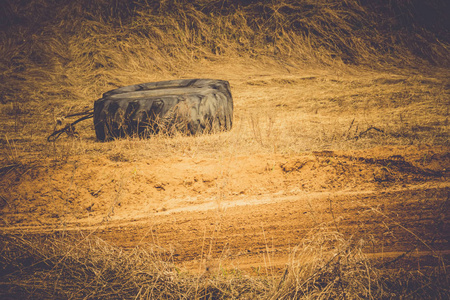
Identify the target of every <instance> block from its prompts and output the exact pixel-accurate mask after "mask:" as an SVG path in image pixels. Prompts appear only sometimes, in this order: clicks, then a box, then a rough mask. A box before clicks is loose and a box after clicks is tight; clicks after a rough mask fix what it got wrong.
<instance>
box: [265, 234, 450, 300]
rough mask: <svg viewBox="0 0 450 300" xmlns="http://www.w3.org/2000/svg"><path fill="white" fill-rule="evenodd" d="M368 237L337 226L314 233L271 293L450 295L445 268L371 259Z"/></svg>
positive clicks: (344, 296) (277, 296)
mask: <svg viewBox="0 0 450 300" xmlns="http://www.w3.org/2000/svg"><path fill="white" fill-rule="evenodd" d="M365 243H366V242H365V241H363V240H359V241H355V240H353V239H352V238H351V237H350V238H349V239H345V238H344V236H343V235H341V234H339V233H336V232H331V233H327V232H323V233H315V234H314V235H313V236H312V237H311V239H310V240H309V241H308V242H306V243H304V244H303V245H299V246H297V247H296V248H294V250H293V251H292V253H291V257H290V261H289V263H288V265H287V267H286V269H285V272H284V274H283V276H282V277H281V278H280V280H279V281H278V282H277V283H276V285H275V288H274V289H273V290H272V291H271V292H270V295H269V297H268V298H269V299H391V298H402V297H405V296H406V298H411V299H422V298H433V299H444V298H446V296H447V295H448V293H449V291H448V289H447V284H448V283H447V281H448V278H447V275H446V273H445V267H444V269H441V268H437V270H433V271H431V272H428V273H427V272H426V271H425V272H419V271H407V270H404V269H402V268H397V269H395V270H389V269H386V268H380V267H379V266H376V265H374V264H373V262H371V261H369V259H368V258H367V257H366V255H365V254H364V253H363V252H362V248H363V247H364V244H365Z"/></svg>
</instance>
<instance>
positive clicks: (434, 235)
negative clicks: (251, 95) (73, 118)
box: [2, 146, 450, 271]
mask: <svg viewBox="0 0 450 300" xmlns="http://www.w3.org/2000/svg"><path fill="white" fill-rule="evenodd" d="M98 160H99V161H95V162H92V161H88V160H83V159H82V158H80V159H77V160H74V161H73V162H72V163H68V164H64V165H62V166H51V165H50V164H49V165H47V166H28V167H25V166H22V169H21V168H15V169H14V170H10V171H8V172H7V174H6V175H5V176H6V178H7V179H9V182H15V184H13V189H12V190H10V193H11V197H10V198H9V199H12V198H13V195H16V198H15V200H14V201H15V202H14V205H12V204H11V203H3V215H2V223H3V225H2V231H3V232H15V233H18V232H23V233H30V234H36V233H37V234H43V233H45V232H54V231H55V230H56V231H57V232H73V231H75V232H78V231H80V230H81V231H84V232H91V233H92V234H95V235H97V236H99V237H101V238H103V239H105V240H107V241H109V242H111V243H112V244H115V245H117V246H121V247H124V248H127V249H131V248H133V247H135V246H138V245H139V246H142V247H146V248H148V249H151V250H153V251H154V252H155V253H157V254H158V255H161V257H162V258H164V259H170V260H173V261H175V262H176V263H177V264H179V265H182V266H184V267H187V268H189V269H193V270H199V271H202V270H206V269H211V268H212V269H214V268H216V267H218V266H219V265H220V266H221V267H239V268H243V269H251V268H250V267H252V268H253V270H256V269H255V267H258V266H259V267H268V266H275V267H276V268H278V267H282V266H283V265H284V264H285V263H286V262H287V261H288V259H289V254H290V253H292V249H293V248H294V247H296V246H297V245H301V244H302V243H307V242H308V240H309V239H310V238H311V236H312V235H311V234H316V233H320V234H325V233H340V234H342V235H343V236H344V237H345V238H350V237H352V238H353V239H354V240H355V241H359V240H361V239H362V240H364V243H365V246H364V249H365V252H366V253H368V254H369V255H372V256H374V257H375V258H383V257H389V258H392V256H395V255H398V254H401V253H402V252H405V251H406V252H408V251H409V252H408V255H412V256H415V257H416V258H412V260H413V261H414V263H415V264H419V265H424V264H425V265H426V264H436V263H438V261H437V260H436V259H434V258H433V256H436V255H437V254H444V257H447V258H448V254H449V253H448V250H449V244H448V240H449V234H448V232H449V230H448V198H449V194H450V193H449V191H450V184H449V183H448V174H449V173H448V172H449V171H448V170H449V169H450V155H449V153H448V149H447V148H445V147H425V146H423V147H379V148H375V149H369V150H364V151H321V152H310V153H305V154H304V155H296V156H292V155H290V156H283V155H273V154H271V155H267V156H264V155H259V156H245V157H244V156H240V157H232V156H230V157H227V158H223V159H215V158H204V159H201V160H195V159H194V160H192V159H188V158H185V159H184V158H179V159H177V161H169V160H154V161H150V160H148V161H139V162H135V163H129V162H120V161H117V160H115V159H111V158H110V159H109V160H106V159H103V158H98ZM87 165H89V166H90V167H89V168H87V167H86V166H87ZM149 165H151V166H152V167H151V168H148V167H146V166H149ZM119 171H120V172H119ZM124 174H129V175H127V176H125V175H124ZM93 179H95V180H93ZM57 186H66V187H67V186H69V188H68V189H66V190H63V191H61V190H59V189H57V188H55V187H57ZM27 195H28V197H27ZM29 195H34V197H33V198H32V200H29V198H30V197H29ZM266 270H267V268H266Z"/></svg>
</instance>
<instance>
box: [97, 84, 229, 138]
mask: <svg viewBox="0 0 450 300" xmlns="http://www.w3.org/2000/svg"><path fill="white" fill-rule="evenodd" d="M232 124H233V98H232V96H231V91H230V84H229V83H228V81H224V80H214V79H181V80H170V81H160V82H149V83H144V84H137V85H130V86H125V87H122V88H118V89H115V90H112V91H109V92H106V93H104V94H103V98H101V99H98V100H97V101H95V103H94V126H95V134H96V136H97V139H98V140H100V141H106V140H111V139H114V138H121V137H126V136H140V137H149V136H151V135H152V134H156V133H160V132H163V133H167V134H171V133H173V132H174V131H179V132H182V133H185V134H188V135H195V134H201V133H209V132H218V131H223V130H230V129H231V127H232Z"/></svg>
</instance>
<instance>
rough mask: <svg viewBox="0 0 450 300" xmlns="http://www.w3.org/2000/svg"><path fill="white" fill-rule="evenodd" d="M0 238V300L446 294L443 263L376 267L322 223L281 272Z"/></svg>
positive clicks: (65, 239)
mask: <svg viewBox="0 0 450 300" xmlns="http://www.w3.org/2000/svg"><path fill="white" fill-rule="evenodd" d="M1 239H2V248H1V250H0V257H1V264H0V269H1V273H0V278H1V283H0V284H1V288H0V295H1V296H2V298H3V299H13V298H21V299H31V298H33V299H36V298H51V299H59V298H62V299H97V298H108V299H336V298H344V299H346V298H348V299H392V298H399V297H406V298H408V299H423V298H427V299H430V298H433V299H445V298H446V297H448V295H449V291H448V278H447V275H446V273H445V267H444V268H440V267H437V268H434V269H432V270H427V271H425V270H423V269H422V271H408V270H403V269H396V270H391V269H388V268H386V267H383V266H380V265H378V266H377V265H375V264H374V263H373V261H371V260H369V259H368V258H367V257H366V256H365V255H364V254H363V252H362V250H361V249H362V247H363V246H364V243H365V242H364V241H363V240H358V241H354V240H352V239H344V238H343V236H342V235H340V234H339V233H337V232H329V231H328V230H326V229H322V230H321V229H318V230H317V231H315V232H314V235H310V236H309V237H306V238H305V242H304V244H303V245H299V246H298V247H296V248H295V249H294V250H293V251H292V254H291V258H290V261H289V263H288V265H287V266H286V268H285V270H284V273H283V275H282V276H270V275H258V276H248V275H245V274H244V273H242V271H240V270H239V269H233V270H230V269H218V270H217V271H214V272H211V271H205V272H204V273H202V274H199V275H193V274H190V273H187V272H186V271H184V270H181V269H179V268H177V266H176V265H175V264H173V263H172V262H171V257H170V255H169V256H167V255H161V253H160V252H159V251H158V249H152V248H148V247H147V248H145V247H136V248H134V249H133V250H129V251H124V250H122V249H120V248H117V247H114V246H111V245H109V244H107V243H105V242H104V241H102V240H100V239H98V238H95V237H93V236H90V235H88V236H83V235H82V234H81V235H76V236H74V235H73V234H72V235H71V236H68V235H67V236H66V235H65V234H64V233H60V234H56V235H54V236H53V237H45V238H42V237H37V236H36V237H32V236H31V237H30V236H28V237H21V236H14V235H8V236H2V238H1ZM399 262H401V261H398V260H397V261H396V263H397V264H398V263H399ZM261 273H268V274H271V272H270V270H266V272H261Z"/></svg>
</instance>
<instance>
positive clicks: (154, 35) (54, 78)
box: [0, 0, 449, 103]
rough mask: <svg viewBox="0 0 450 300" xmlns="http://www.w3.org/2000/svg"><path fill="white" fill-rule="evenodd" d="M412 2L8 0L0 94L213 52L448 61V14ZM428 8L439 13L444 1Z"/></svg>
mask: <svg viewBox="0 0 450 300" xmlns="http://www.w3.org/2000/svg"><path fill="white" fill-rule="evenodd" d="M419 2H420V1H382V2H377V4H373V3H371V2H366V1H357V0H351V1H334V0H320V1H309V0H303V1H293V0H277V1H270V2H269V1H267V2H266V1H229V0H224V1H213V0H204V1H194V2H191V1H155V0H153V1H148V0H147V1H143V0H135V1H120V0H97V1H87V0H85V1H72V2H67V1H54V0H39V1H38V0H29V1H21V2H17V1H12V0H8V1H6V2H4V3H5V4H6V5H5V9H4V12H3V16H2V17H3V18H0V19H2V20H3V21H2V23H1V24H0V25H2V26H1V27H0V28H1V31H0V72H1V74H2V80H1V81H0V90H1V91H2V92H1V93H2V95H1V97H0V99H1V101H2V102H3V103H6V102H9V101H21V102H24V101H27V100H41V101H44V100H49V99H52V100H61V99H65V100H67V99H68V100H75V99H76V100H80V99H86V98H88V99H95V97H98V95H100V94H101V93H102V92H103V91H105V90H108V89H111V88H114V87H117V86H123V85H126V84H131V83H136V82H139V81H149V80H154V79H155V78H157V77H159V76H164V77H166V78H167V77H173V76H179V75H182V73H183V69H185V68H187V67H189V66H191V65H193V64H196V63H198V62H201V61H203V60H214V59H217V58H233V59H236V58H239V57H241V58H245V59H254V60H259V61H264V60H267V59H270V60H275V61H279V62H282V63H283V64H290V65H302V64H322V65H323V64H325V65H334V64H336V63H347V64H364V65H370V66H377V65H386V64H388V65H393V64H394V65H404V66H419V65H423V64H427V63H434V64H440V65H448V63H449V60H448V57H449V56H448V50H449V48H448V47H449V46H448V42H449V39H448V34H447V31H446V30H445V29H442V28H445V23H444V24H440V23H439V22H438V21H434V23H433V22H432V24H431V25H429V26H428V27H426V26H423V25H424V24H425V25H426V24H428V23H430V21H429V20H428V19H427V22H425V21H423V20H422V19H421V13H422V11H421V10H420V9H422V8H423V7H422V6H423V5H422V6H420V7H419V5H418V3H419ZM425 8H428V10H427V12H428V14H431V17H433V16H434V17H435V19H436V20H439V17H442V18H445V17H446V16H445V15H444V14H445V13H444V11H442V10H441V9H442V8H445V1H439V0H434V1H431V0H430V1H426V3H425ZM429 18H430V17H429ZM432 25H433V26H432ZM19 99H20V100H19Z"/></svg>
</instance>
